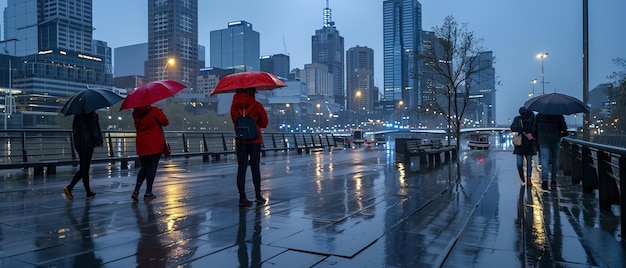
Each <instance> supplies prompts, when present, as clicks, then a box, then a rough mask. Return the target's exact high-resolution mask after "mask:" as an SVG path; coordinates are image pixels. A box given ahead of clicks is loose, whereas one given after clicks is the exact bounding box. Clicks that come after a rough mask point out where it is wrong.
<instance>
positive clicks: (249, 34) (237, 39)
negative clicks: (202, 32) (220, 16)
mask: <svg viewBox="0 0 626 268" xmlns="http://www.w3.org/2000/svg"><path fill="white" fill-rule="evenodd" d="M260 43H261V42H260V35H259V33H258V32H256V31H254V30H253V29H252V24H251V23H248V22H246V21H234V22H230V23H229V24H228V28H226V29H222V30H215V31H211V34H210V47H209V49H210V51H209V53H210V64H211V67H218V68H222V69H238V70H241V71H243V70H244V69H245V70H248V71H259V70H261V60H260V56H261V45H260Z"/></svg>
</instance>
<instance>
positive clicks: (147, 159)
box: [135, 153, 161, 194]
mask: <svg viewBox="0 0 626 268" xmlns="http://www.w3.org/2000/svg"><path fill="white" fill-rule="evenodd" d="M160 159H161V153H157V154H151V155H142V156H139V161H140V162H141V168H140V169H139V172H138V173H137V182H136V183H135V192H136V193H138V192H139V189H140V188H141V184H143V181H144V180H146V181H147V185H146V194H151V193H152V184H154V178H155V177H156V171H157V167H158V166H159V160H160Z"/></svg>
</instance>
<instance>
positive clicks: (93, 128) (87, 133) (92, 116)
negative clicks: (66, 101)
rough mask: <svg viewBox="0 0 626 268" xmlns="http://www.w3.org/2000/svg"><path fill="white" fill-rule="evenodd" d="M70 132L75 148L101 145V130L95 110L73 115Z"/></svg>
mask: <svg viewBox="0 0 626 268" xmlns="http://www.w3.org/2000/svg"><path fill="white" fill-rule="evenodd" d="M72 132H73V135H74V147H76V149H81V148H95V147H100V146H102V143H103V141H102V131H101V130H100V123H99V120H98V114H97V113H95V112H91V113H88V114H76V115H74V121H72Z"/></svg>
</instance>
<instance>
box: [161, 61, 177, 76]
mask: <svg viewBox="0 0 626 268" xmlns="http://www.w3.org/2000/svg"><path fill="white" fill-rule="evenodd" d="M175 63H176V60H175V59H174V58H169V59H167V62H166V63H165V65H164V66H163V72H162V73H161V77H162V79H166V77H165V71H166V70H167V66H169V65H174V64H175Z"/></svg>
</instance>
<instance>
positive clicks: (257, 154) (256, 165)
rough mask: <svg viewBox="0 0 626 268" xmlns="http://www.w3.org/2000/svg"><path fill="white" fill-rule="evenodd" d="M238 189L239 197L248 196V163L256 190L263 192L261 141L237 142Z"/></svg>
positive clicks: (258, 193)
mask: <svg viewBox="0 0 626 268" xmlns="http://www.w3.org/2000/svg"><path fill="white" fill-rule="evenodd" d="M235 148H236V151H237V164H238V167H237V189H238V190H239V198H240V199H244V198H246V187H245V186H246V171H247V169H248V164H249V165H250V171H251V172H252V183H253V184H254V192H255V193H256V194H257V195H260V194H261V169H260V165H261V143H237V145H236V146H235Z"/></svg>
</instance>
